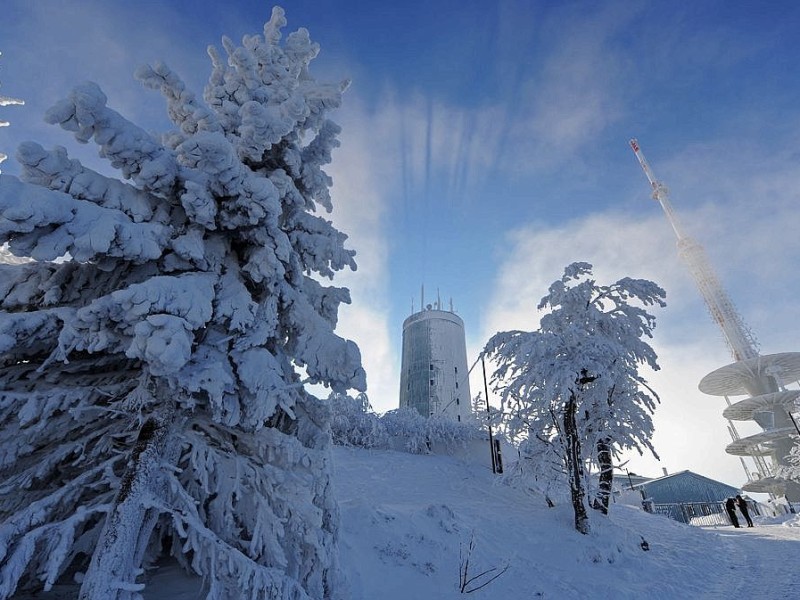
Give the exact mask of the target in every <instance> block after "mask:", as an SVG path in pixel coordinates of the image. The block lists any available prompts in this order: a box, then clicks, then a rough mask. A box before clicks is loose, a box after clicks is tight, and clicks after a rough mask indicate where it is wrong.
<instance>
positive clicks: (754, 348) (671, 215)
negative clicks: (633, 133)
mask: <svg viewBox="0 0 800 600" xmlns="http://www.w3.org/2000/svg"><path fill="white" fill-rule="evenodd" d="M630 145H631V148H632V149H633V153H634V154H635V155H636V158H637V159H638V160H639V164H640V165H641V167H642V170H643V171H644V174H645V175H646V176H647V180H648V181H649V182H650V187H651V188H652V189H653V200H657V201H658V203H659V204H660V205H661V208H662V209H663V210H664V214H665V215H666V216H667V221H669V224H670V225H671V226H672V230H673V231H674V232H675V236H676V237H677V238H678V242H677V245H678V255H679V256H680V257H681V259H683V261H684V262H685V263H686V266H687V267H688V268H689V272H690V273H691V275H692V279H694V282H695V285H697V288H698V289H699V290H700V294H701V295H702V296H703V300H704V301H705V304H706V308H708V312H710V313H711V318H712V319H714V322H716V323H717V325H719V327H720V329H722V335H723V336H724V338H725V342H726V343H727V345H728V349H729V350H730V352H731V354H732V355H733V359H734V360H736V361H739V360H746V359H748V358H756V357H757V356H758V342H756V339H755V337H754V336H753V334H752V332H751V331H750V328H749V327H747V325H745V323H744V320H743V319H742V317H741V316H740V315H739V312H738V311H737V310H736V307H735V306H734V304H733V302H732V301H731V299H730V297H729V296H728V294H727V293H726V291H725V289H724V288H723V287H722V284H721V283H720V281H719V278H718V277H717V275H716V273H715V272H714V269H713V268H712V267H711V263H710V262H709V260H708V257H707V256H706V252H705V250H704V249H703V247H702V246H701V245H700V244H698V243H697V242H696V241H695V240H694V239H692V238H691V237H689V236H688V235H686V233H685V232H684V230H683V227H682V226H681V223H680V221H679V220H678V217H677V215H676V214H675V211H674V210H673V209H672V204H671V203H670V201H669V190H668V189H667V186H665V185H664V184H663V183H662V182H661V181H659V180H658V179H656V177H655V175H654V174H653V170H652V169H651V168H650V164H649V163H648V162H647V159H646V158H645V157H644V154H643V153H642V150H641V148H640V147H639V142H637V141H636V139H632V140H631V141H630Z"/></svg>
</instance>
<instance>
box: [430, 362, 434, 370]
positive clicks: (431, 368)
mask: <svg viewBox="0 0 800 600" xmlns="http://www.w3.org/2000/svg"><path fill="white" fill-rule="evenodd" d="M430 370H431V371H433V363H431V364H430Z"/></svg>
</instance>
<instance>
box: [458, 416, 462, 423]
mask: <svg viewBox="0 0 800 600" xmlns="http://www.w3.org/2000/svg"><path fill="white" fill-rule="evenodd" d="M458 422H459V423H460V422H461V415H458Z"/></svg>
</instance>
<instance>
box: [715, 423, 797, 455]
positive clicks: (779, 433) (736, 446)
mask: <svg viewBox="0 0 800 600" xmlns="http://www.w3.org/2000/svg"><path fill="white" fill-rule="evenodd" d="M796 433H797V431H795V429H794V427H780V428H778V429H770V430H768V431H762V432H761V433H756V434H754V435H748V436H747V437H745V438H742V439H739V440H736V441H735V442H732V443H731V444H728V447H727V448H725V452H727V453H728V454H733V455H734V456H770V455H771V454H772V452H773V449H772V448H770V447H769V446H768V444H769V443H770V442H775V441H778V440H783V439H786V438H787V437H789V436H790V435H792V434H796ZM761 444H764V445H766V446H767V447H765V448H763V447H761Z"/></svg>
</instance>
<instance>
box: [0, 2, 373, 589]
mask: <svg viewBox="0 0 800 600" xmlns="http://www.w3.org/2000/svg"><path fill="white" fill-rule="evenodd" d="M285 24H286V21H285V19H284V16H283V11H282V10H281V9H279V8H276V9H274V10H273V13H272V17H271V19H270V21H269V22H268V23H267V24H266V26H265V28H264V34H263V36H258V35H256V36H248V37H245V38H244V40H243V42H242V45H241V46H236V45H235V44H234V43H233V42H231V41H230V40H228V39H227V38H226V39H224V40H223V45H224V48H225V51H226V53H227V57H226V58H224V59H223V58H222V57H221V56H220V54H219V53H218V52H217V51H216V50H215V49H213V48H212V49H210V50H209V54H210V55H211V58H212V73H211V77H210V79H209V82H208V85H207V86H206V89H205V93H204V95H203V100H201V99H199V98H198V97H197V96H196V95H195V94H193V93H192V92H191V91H190V90H188V89H187V88H186V86H185V85H184V83H183V82H182V81H181V79H180V78H179V77H178V76H177V74H176V73H174V72H173V71H172V70H170V69H169V67H167V66H166V65H164V64H162V63H156V64H154V65H151V66H147V67H143V68H141V69H139V70H138V71H137V77H138V78H139V80H140V81H141V82H142V83H143V84H144V85H146V86H147V87H149V88H152V89H155V90H159V91H160V92H161V93H162V94H163V95H164V97H165V98H166V101H167V109H168V112H169V116H170V118H171V119H172V121H173V123H174V124H175V129H174V130H172V131H169V132H167V133H165V134H164V135H162V136H161V137H160V138H158V137H154V136H153V135H151V134H149V133H147V132H145V131H144V130H143V129H142V128H140V127H138V126H136V125H135V124H133V123H131V122H130V121H128V120H127V119H126V118H125V117H123V116H122V115H121V114H119V113H117V112H116V111H114V110H113V109H111V108H109V107H108V106H107V99H106V96H105V95H104V94H103V92H102V91H101V90H100V88H99V87H98V86H97V85H95V84H93V83H86V84H83V85H80V86H78V87H76V88H75V89H74V90H73V91H72V92H71V93H70V94H69V95H68V96H67V97H66V98H65V99H64V100H62V101H60V102H59V103H57V104H56V105H55V106H54V107H53V108H51V109H50V110H49V111H48V112H47V114H46V117H45V118H46V120H47V121H48V122H50V123H53V124H56V125H60V126H61V127H62V128H63V129H64V130H66V131H69V132H72V133H73V134H74V136H75V138H76V139H77V140H78V141H79V142H89V141H94V143H96V144H97V146H98V147H99V151H100V156H101V157H103V158H105V159H106V160H108V161H109V163H110V164H111V165H112V166H113V167H114V168H116V169H118V170H119V171H120V173H121V175H122V177H121V178H119V179H117V178H109V177H106V176H103V175H101V174H99V173H97V172H94V171H93V170H91V169H89V168H87V167H85V166H84V165H82V164H81V163H80V162H79V161H77V160H75V159H71V158H69V156H68V153H67V150H66V149H64V148H61V147H56V148H53V149H51V150H46V149H44V148H42V147H41V146H39V145H38V144H35V143H26V144H23V145H22V146H20V148H19V150H18V153H17V157H18V159H19V162H20V163H21V165H22V168H23V175H22V177H21V179H17V178H14V177H8V176H1V177H0V243H2V242H7V243H8V244H9V248H10V251H11V252H13V253H14V254H15V255H17V256H26V257H32V258H35V259H36V260H37V261H38V262H33V263H28V264H25V265H14V266H12V265H0V293H1V294H2V295H0V297H1V298H3V300H2V306H1V307H0V308H2V311H1V312H0V361H2V362H0V381H2V386H0V389H2V392H0V482H2V483H0V522H1V523H2V525H0V599H3V598H9V597H10V596H11V595H12V594H14V593H15V589H17V588H19V587H23V588H28V589H35V588H36V587H37V586H40V587H44V588H45V589H47V588H49V587H50V586H52V585H53V584H54V583H55V582H57V581H59V580H61V579H63V578H72V577H78V578H80V579H82V581H83V583H82V590H81V594H80V598H81V599H92V600H99V599H103V600H109V599H120V600H121V599H133V598H139V597H140V595H139V591H140V589H141V584H142V583H143V582H144V581H146V579H145V578H142V577H141V573H142V571H141V568H142V567H147V566H148V565H149V564H151V563H152V561H154V560H155V559H157V558H158V556H159V553H160V552H161V550H162V547H168V548H169V552H170V553H171V554H172V555H174V556H175V557H177V559H178V560H179V561H180V562H181V563H182V564H183V565H184V566H185V567H186V568H187V569H191V570H193V571H194V572H195V573H197V574H199V575H201V576H202V577H203V578H204V580H205V581H206V585H207V589H208V598H220V599H221V598H273V597H281V598H286V599H301V598H334V597H337V596H338V595H339V593H338V592H337V585H336V584H337V560H336V553H335V542H336V536H337V533H336V528H337V510H336V506H335V503H334V500H333V498H332V495H331V489H330V483H329V473H330V471H329V440H330V434H329V433H328V431H329V430H328V422H329V418H330V416H329V410H328V408H327V407H326V406H325V405H324V404H323V403H322V402H320V401H319V400H317V399H316V398H314V397H312V396H310V395H308V394H307V393H306V392H305V391H304V388H303V383H304V382H303V381H301V375H300V371H299V370H298V369H301V368H302V369H303V371H304V373H305V377H306V378H307V381H310V382H313V383H322V384H325V385H327V386H329V387H331V388H332V389H333V390H334V391H336V392H341V393H344V392H346V390H348V389H350V388H353V389H356V390H363V389H364V388H365V375H364V371H363V369H362V368H361V359H360V354H359V350H358V348H357V346H356V345H355V344H354V343H353V342H351V341H347V340H344V339H342V338H340V337H338V336H337V335H336V334H335V333H334V329H335V326H336V321H337V313H338V307H339V305H340V304H341V303H342V302H349V300H350V299H349V292H348V290H347V289H346V288H339V287H334V286H331V285H325V284H324V283H323V282H324V280H325V279H326V278H327V279H330V278H332V277H333V275H334V274H335V273H336V272H337V271H339V270H342V269H344V268H350V269H355V267H356V265H355V262H354V259H353V257H354V252H353V251H352V250H348V249H346V248H345V246H344V243H345V239H346V236H345V235H344V234H343V233H341V232H339V231H337V230H336V229H335V228H334V227H333V225H332V224H331V223H330V221H328V220H326V219H324V218H323V217H322V216H320V215H319V214H317V210H318V209H319V208H324V209H325V210H327V211H330V210H331V198H330V194H329V190H328V188H329V185H330V178H329V177H328V176H327V175H326V174H325V172H324V171H323V167H324V165H325V164H327V163H328V162H330V159H331V151H332V149H333V148H335V147H336V146H337V145H338V141H337V139H336V138H337V134H338V132H339V128H338V126H337V125H335V124H334V123H333V122H332V121H330V120H329V119H328V116H327V114H328V112H329V111H330V110H331V109H333V108H336V107H338V106H339V104H340V102H341V93H342V91H343V89H344V87H345V86H344V85H339V84H335V85H329V84H323V83H319V82H317V81H316V80H315V79H314V78H313V77H312V76H311V74H310V73H309V70H308V67H309V63H310V62H311V60H312V59H313V58H314V57H315V56H316V55H317V52H318V47H317V45H316V44H314V43H312V42H311V40H310V38H309V35H308V32H307V31H305V30H303V29H300V30H299V31H297V32H295V33H292V34H290V35H288V36H287V37H286V38H285V40H284V39H283V38H282V29H283V27H284V26H285ZM65 256H66V257H68V258H69V259H70V260H67V261H66V262H54V261H55V260H56V259H61V258H62V257H65Z"/></svg>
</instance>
